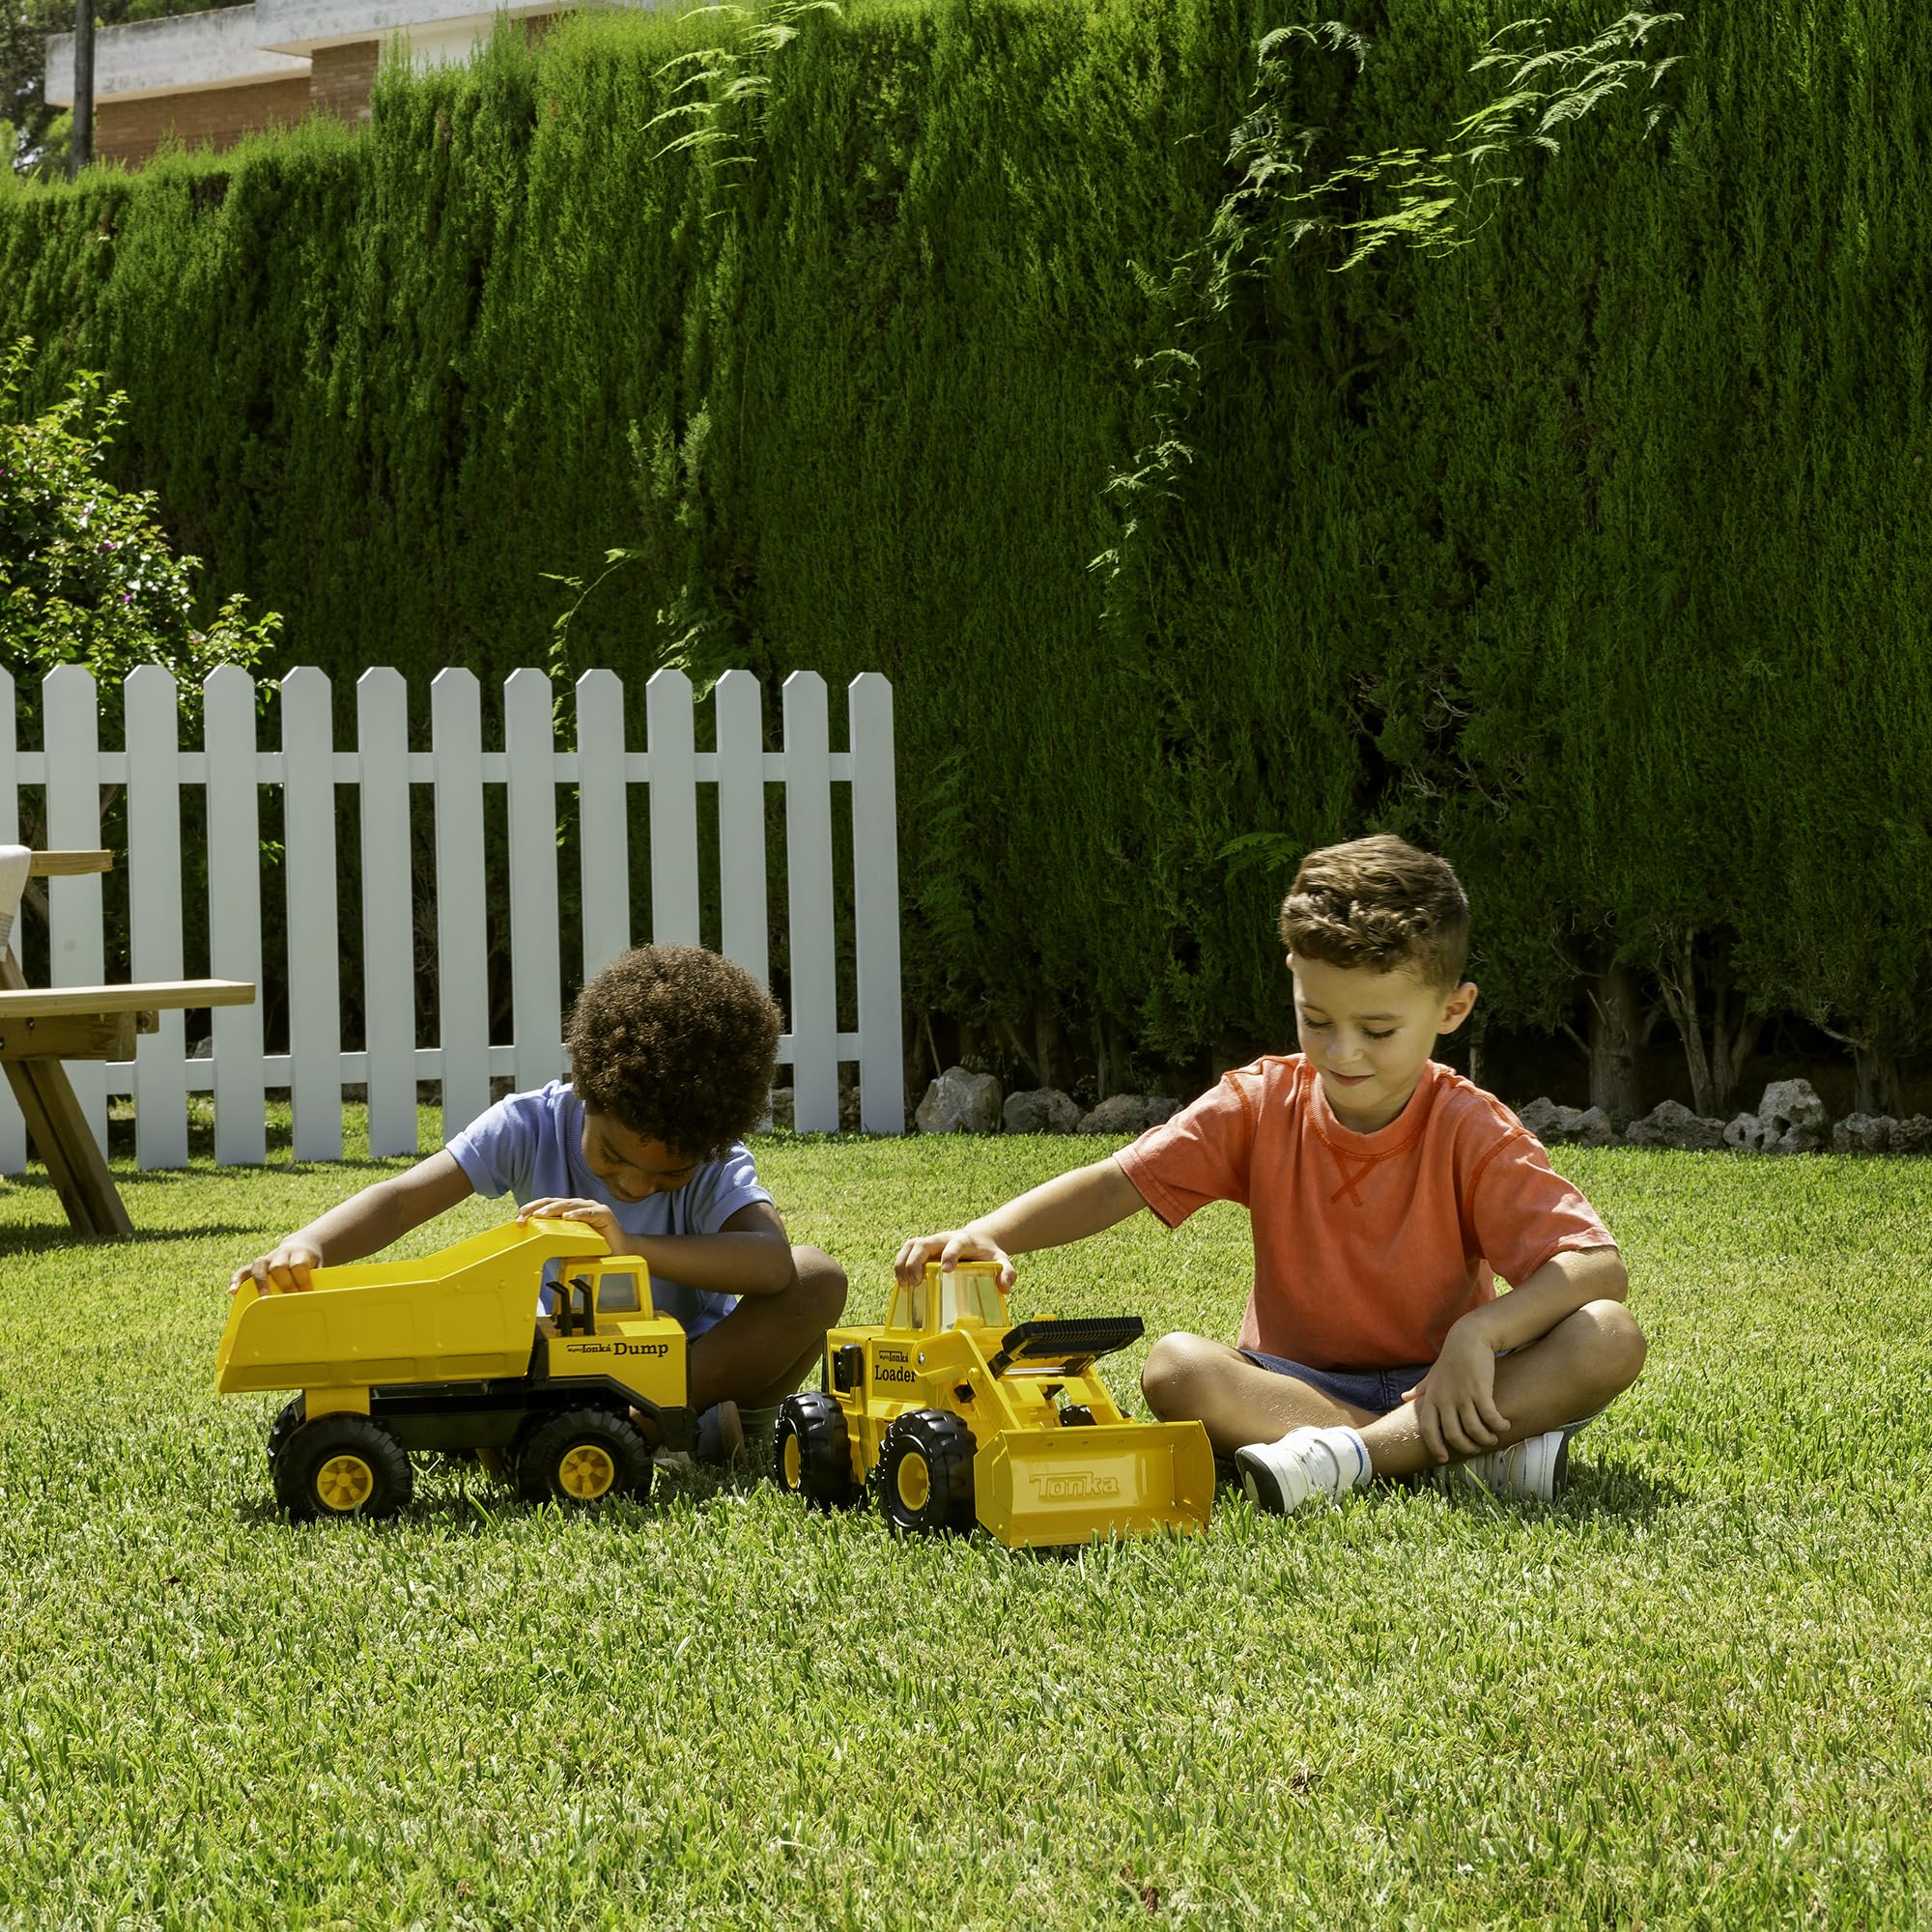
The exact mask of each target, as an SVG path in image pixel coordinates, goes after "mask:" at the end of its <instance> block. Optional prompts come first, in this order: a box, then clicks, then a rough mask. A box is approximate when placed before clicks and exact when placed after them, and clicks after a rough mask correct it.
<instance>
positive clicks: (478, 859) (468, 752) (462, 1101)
mask: <svg viewBox="0 0 1932 1932" xmlns="http://www.w3.org/2000/svg"><path fill="white" fill-rule="evenodd" d="M429 698H430V743H431V745H432V746H433V747H434V748H435V753H436V954H437V988H438V1005H439V1007H440V1034H441V1038H442V1065H441V1078H442V1137H443V1139H444V1140H445V1141H446V1140H448V1139H450V1138H451V1137H452V1136H453V1135H455V1134H457V1133H459V1132H461V1131H462V1129H463V1128H465V1127H467V1126H468V1125H469V1122H471V1121H473V1120H474V1119H475V1118H476V1117H477V1115H479V1114H481V1113H482V1112H484V1111H485V1109H486V1108H488V1106H489V1105H490V980H489V952H488V950H487V937H488V935H487V929H486V923H485V907H486V901H485V896H484V887H483V718H482V709H481V699H480V693H479V691H478V687H477V683H476V676H475V673H474V672H473V671H467V670H444V671H439V672H438V673H437V677H436V680H435V682H434V683H433V684H432V685H431V686H430V688H429Z"/></svg>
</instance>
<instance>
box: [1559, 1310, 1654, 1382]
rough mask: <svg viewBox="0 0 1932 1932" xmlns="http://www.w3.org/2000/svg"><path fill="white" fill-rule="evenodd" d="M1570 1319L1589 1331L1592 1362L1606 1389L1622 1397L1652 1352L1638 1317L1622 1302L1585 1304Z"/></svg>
mask: <svg viewBox="0 0 1932 1932" xmlns="http://www.w3.org/2000/svg"><path fill="white" fill-rule="evenodd" d="M1570 1319H1571V1321H1577V1322H1579V1323H1581V1324H1583V1326H1584V1327H1585V1328H1586V1329H1587V1330H1588V1332H1589V1336H1590V1356H1591V1360H1592V1362H1593V1363H1594V1364H1595V1366H1596V1368H1597V1371H1598V1373H1599V1375H1600V1376H1601V1377H1602V1378H1603V1379H1604V1381H1605V1385H1606V1386H1607V1387H1608V1388H1609V1389H1610V1390H1611V1391H1612V1392H1613V1393H1619V1394H1620V1393H1621V1392H1622V1391H1623V1390H1625V1389H1627V1388H1629V1387H1630V1385H1631V1383H1633V1382H1634V1381H1635V1380H1636V1378H1637V1377H1638V1376H1639V1375H1640V1374H1641V1373H1642V1371H1643V1358H1644V1356H1645V1354H1646V1353H1648V1351H1649V1348H1650V1345H1649V1343H1648V1342H1646V1341H1645V1340H1644V1333H1643V1330H1642V1329H1641V1328H1640V1327H1638V1326H1637V1320H1636V1317H1635V1316H1634V1315H1633V1314H1632V1313H1631V1312H1630V1310H1629V1309H1628V1308H1626V1307H1625V1306H1624V1304H1623V1303H1622V1302H1621V1301H1586V1302H1585V1303H1584V1304H1583V1306H1582V1307H1581V1308H1579V1309H1578V1310H1577V1312H1576V1314H1575V1315H1573V1316H1572V1317H1571V1318H1570Z"/></svg>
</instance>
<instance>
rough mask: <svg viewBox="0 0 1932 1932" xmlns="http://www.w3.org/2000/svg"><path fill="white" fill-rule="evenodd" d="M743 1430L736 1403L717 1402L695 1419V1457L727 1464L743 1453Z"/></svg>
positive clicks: (702, 1460) (738, 1459) (703, 1460)
mask: <svg viewBox="0 0 1932 1932" xmlns="http://www.w3.org/2000/svg"><path fill="white" fill-rule="evenodd" d="M744 1450H745V1431H744V1428H743V1425H742V1424H741V1423H740V1422H739V1420H738V1405H737V1404H736V1403H735V1402H721V1403H719V1404H717V1405H716V1406H714V1407H711V1408H707V1409H706V1410H705V1411H704V1413H703V1414H702V1415H700V1416H699V1417H698V1418H697V1445H696V1454H697V1460H698V1461H699V1462H700V1463H725V1464H726V1466H729V1465H731V1464H733V1463H737V1462H738V1461H740V1460H741V1458H742V1457H743V1455H744Z"/></svg>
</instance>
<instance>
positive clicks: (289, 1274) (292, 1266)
mask: <svg viewBox="0 0 1932 1932" xmlns="http://www.w3.org/2000/svg"><path fill="white" fill-rule="evenodd" d="M321 1265H322V1256H321V1255H320V1254H318V1253H317V1252H316V1250H315V1249H314V1247H312V1246H311V1245H310V1244H309V1243H308V1242H307V1241H304V1240H301V1239H299V1238H298V1236H294V1235H291V1236H289V1238H288V1239H287V1240H286V1241H284V1242H282V1244H281V1245H280V1246H279V1247H277V1248H274V1249H272V1250H271V1251H270V1253H268V1254H266V1255H257V1256H256V1257H255V1259H254V1260H253V1261H252V1262H243V1263H242V1264H241V1266H240V1267H239V1268H237V1269H236V1270H235V1276H234V1279H233V1280H232V1281H230V1282H229V1284H228V1293H230V1294H233V1293H235V1291H236V1290H237V1289H238V1288H240V1287H241V1284H242V1283H243V1282H244V1281H253V1282H254V1284H255V1286H256V1288H257V1289H258V1290H259V1291H260V1292H261V1293H263V1294H274V1293H282V1294H298V1293H301V1292H302V1291H303V1290H304V1289H306V1288H307V1287H308V1286H309V1285H310V1284H309V1278H308V1271H309V1269H310V1268H316V1267H320V1266H321Z"/></svg>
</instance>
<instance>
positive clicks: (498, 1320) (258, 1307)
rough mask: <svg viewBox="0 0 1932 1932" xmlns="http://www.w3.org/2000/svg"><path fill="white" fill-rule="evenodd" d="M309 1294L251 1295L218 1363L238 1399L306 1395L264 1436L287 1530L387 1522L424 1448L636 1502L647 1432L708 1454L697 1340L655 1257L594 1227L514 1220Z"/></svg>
mask: <svg viewBox="0 0 1932 1932" xmlns="http://www.w3.org/2000/svg"><path fill="white" fill-rule="evenodd" d="M553 1264H554V1271H555V1278H554V1281H552V1282H550V1283H549V1284H548V1286H547V1285H546V1276H547V1275H548V1274H549V1273H550V1272H551V1270H552V1266H553ZM311 1282H312V1286H311V1287H310V1288H309V1289H308V1290H307V1291H305V1292H303V1293H263V1292H262V1291H261V1290H260V1289H258V1288H257V1287H256V1286H255V1284H254V1283H253V1282H243V1283H242V1285H241V1287H240V1288H239V1289H238V1290H237V1291H236V1293H235V1296H234V1299H233V1302H232V1303H231V1305H230V1308H229V1314H228V1324H227V1328H226V1330H225V1331H224V1333H223V1335H222V1338H221V1347H220V1350H219V1352H218V1354H217V1357H216V1362H215V1386H216V1387H217V1388H218V1389H220V1390H221V1391H222V1392H224V1393H242V1392H247V1391H250V1390H265V1389H294V1390H296V1391H298V1393H297V1394H296V1396H295V1398H294V1400H293V1401H291V1402H290V1403H289V1404H287V1405H286V1406H285V1407H284V1408H283V1410H282V1413H281V1415H280V1416H279V1417H278V1418H277V1420H276V1422H275V1425H274V1427H273V1429H271V1430H270V1435H269V1460H270V1468H271V1471H272V1473H273V1476H274V1481H275V1490H276V1493H277V1495H278V1497H279V1498H280V1499H281V1501H282V1503H283V1505H284V1507H286V1508H287V1509H288V1510H289V1512H290V1514H291V1515H294V1516H297V1517H313V1516H328V1515H349V1514H358V1513H359V1514H362V1515H385V1514H387V1513H388V1512H389V1511H390V1510H393V1509H396V1508H400V1507H401V1506H402V1504H403V1503H404V1502H405V1501H407V1500H408V1497H409V1494H410V1492H411V1489H412V1476H411V1470H410V1462H409V1459H410V1456H411V1455H412V1454H413V1453H421V1452H429V1451H442V1452H444V1453H450V1454H459V1455H460V1454H463V1453H466V1452H475V1453H476V1454H478V1455H479V1456H480V1457H481V1458H482V1459H483V1460H484V1461H485V1462H486V1463H490V1464H492V1465H493V1466H497V1467H500V1468H502V1469H503V1470H504V1471H505V1472H506V1473H508V1474H510V1475H511V1476H512V1477H513V1479H514V1480H515V1482H516V1484H517V1487H518V1489H519V1491H520V1492H522V1493H523V1494H524V1495H525V1496H526V1498H528V1499H530V1500H538V1501H540V1500H544V1499H546V1498H549V1499H554V1500H556V1501H559V1502H565V1503H588V1502H596V1501H599V1500H601V1499H602V1498H603V1497H604V1496H606V1495H608V1494H611V1493H616V1492H629V1493H632V1494H638V1495H640V1494H642V1493H643V1492H646V1491H647V1490H648V1488H649V1484H650V1472H651V1452H652V1443H651V1441H650V1440H649V1439H648V1438H647V1437H646V1436H645V1435H644V1434H643V1433H642V1431H641V1430H640V1429H639V1426H638V1418H639V1417H642V1418H644V1419H646V1420H647V1421H648V1422H649V1424H650V1425H651V1427H652V1428H653V1430H654V1432H655V1435H656V1436H657V1438H658V1440H659V1441H661V1442H663V1443H665V1444H666V1445H668V1446H669V1447H671V1448H682V1447H687V1446H688V1445H689V1444H690V1442H691V1441H692V1440H693V1438H694V1435H695V1433H696V1418H695V1417H694V1416H693V1415H692V1412H691V1409H690V1406H689V1378H688V1375H687V1369H686V1355H685V1335H684V1330H683V1329H682V1328H681V1327H680V1326H679V1325H678V1323H677V1322H675V1321H672V1320H671V1319H670V1318H669V1317H668V1316H661V1315H659V1314H658V1313H657V1312H656V1310H655V1308H654V1307H653V1305H652V1302H651V1293H650V1269H649V1267H648V1265H647V1264H645V1262H644V1261H643V1259H642V1258H641V1257H640V1256H638V1255H612V1254H611V1253H610V1252H609V1249H608V1248H607V1246H606V1244H605V1241H604V1238H603V1236H601V1235H598V1234H596V1233H595V1232H593V1231H592V1230H591V1229H589V1228H586V1227H584V1226H583V1225H582V1223H580V1222H574V1221H560V1220H559V1221H553V1220H546V1219H536V1220H531V1221H527V1222H517V1221H513V1222H509V1223H507V1224H505V1225H503V1226H500V1227H497V1228H492V1229H488V1230H486V1231H485V1232H484V1233H482V1234H480V1235H476V1236H472V1237H471V1238H470V1239H469V1240H467V1241H462V1242H458V1243H457V1244H456V1245H455V1246H453V1247H448V1248H444V1249H442V1250H441V1251H440V1252H439V1253H437V1254H434V1255H429V1256H425V1257H423V1258H422V1259H420V1260H416V1261H408V1262H378V1263H364V1264H354V1265H349V1266H342V1267H321V1268H316V1269H315V1270H313V1273H312V1275H311Z"/></svg>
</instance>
